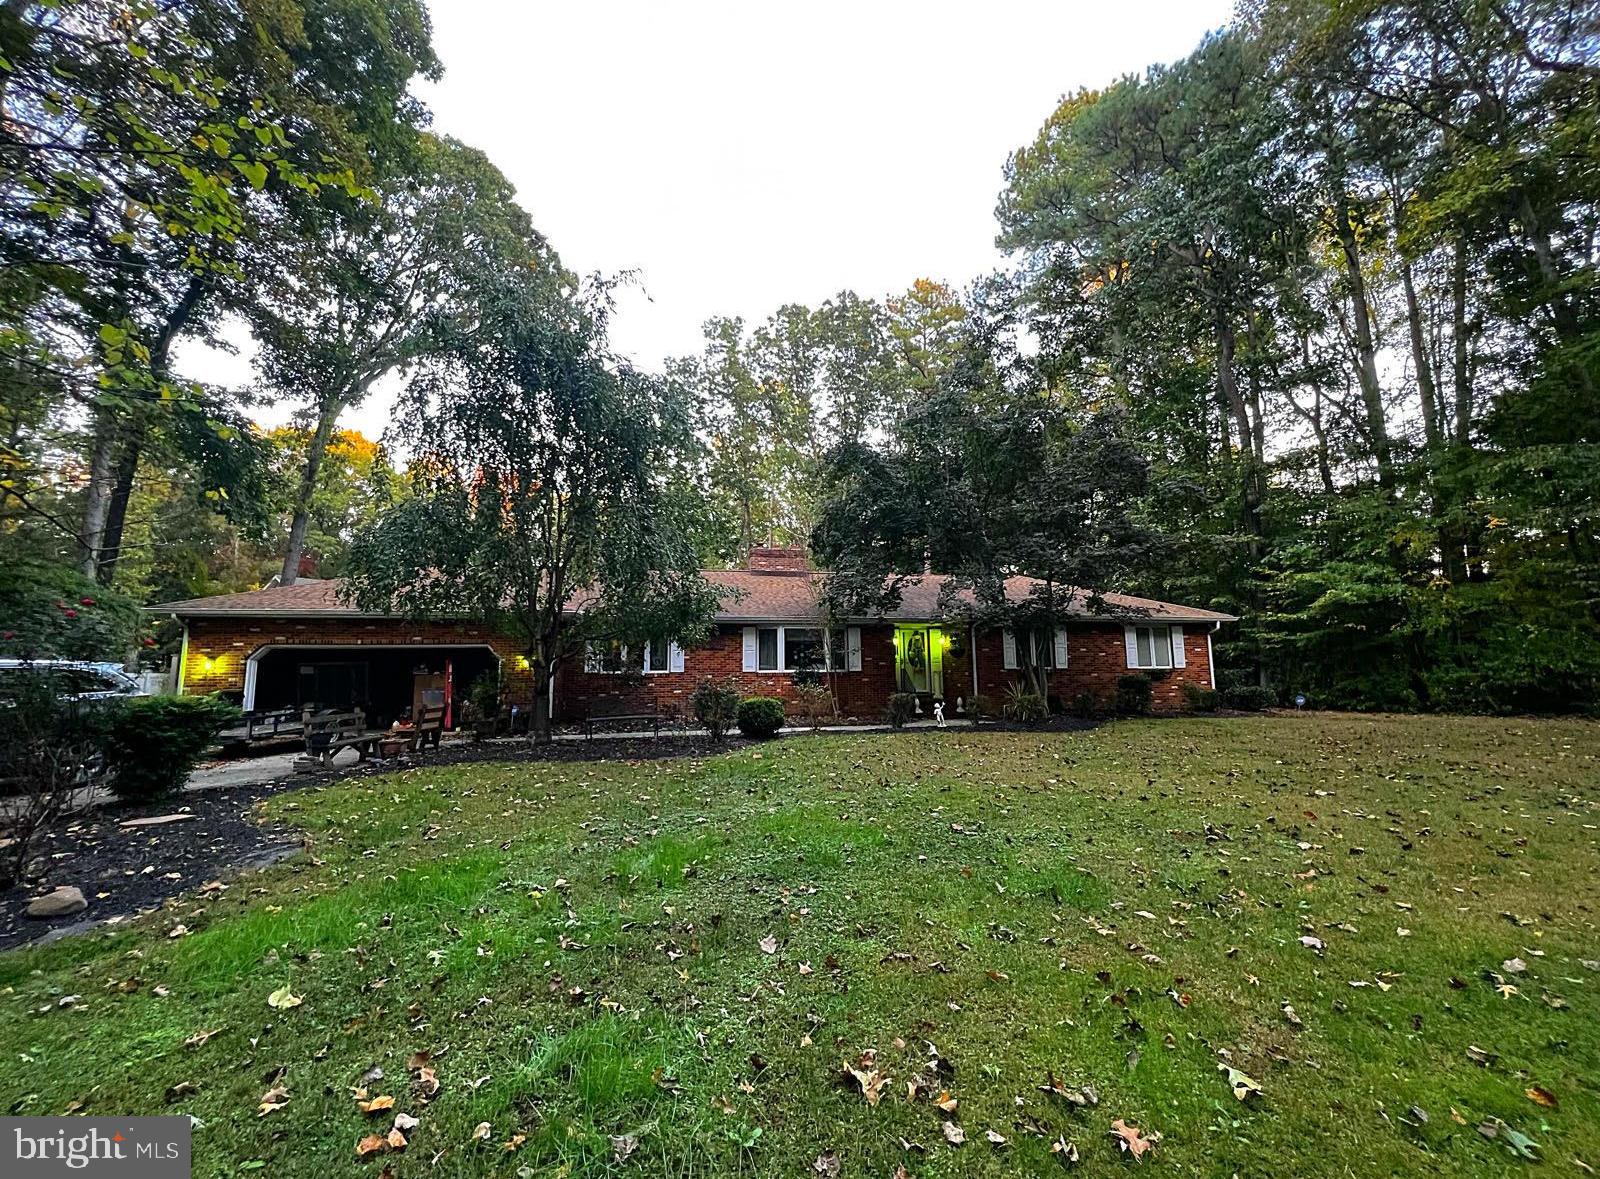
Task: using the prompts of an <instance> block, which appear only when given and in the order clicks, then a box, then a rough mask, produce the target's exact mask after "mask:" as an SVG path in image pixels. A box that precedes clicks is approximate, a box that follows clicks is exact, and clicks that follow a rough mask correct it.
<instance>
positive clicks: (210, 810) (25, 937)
mask: <svg viewBox="0 0 1600 1179" xmlns="http://www.w3.org/2000/svg"><path fill="white" fill-rule="evenodd" d="M740 744H742V742H741V741H739V740H738V739H737V738H730V739H729V740H727V741H724V742H723V743H722V744H720V745H716V744H713V743H712V742H709V741H706V740H704V739H700V738H684V737H661V738H657V739H650V738H643V739H619V738H606V737H601V736H596V738H595V739H594V740H593V741H581V742H580V741H560V742H556V743H555V744H553V745H544V746H535V745H532V744H530V743H527V742H522V741H516V742H506V741H499V742H492V743H486V744H483V745H467V744H461V745H446V746H445V747H444V748H443V749H441V750H439V751H437V752H435V753H428V754H423V755H421V756H410V757H401V758H395V759H393V760H392V761H388V762H368V763H365V764H362V765H359V766H355V767H336V768H334V769H331V770H328V771H325V772H321V773H311V774H295V775H293V776H292V777H288V778H283V779H280V780H278V781H276V782H269V783H263V784H260V785H254V786H228V787H218V788H215V789H207V790H192V791H186V792H185V793H183V794H182V795H180V796H178V797H176V798H169V799H164V800H162V801H160V802H155V803H144V804H139V805H129V804H123V803H117V802H114V801H113V802H110V803H108V804H107V805H105V806H101V807H97V808H95V809H93V810H89V811H82V812H79V813H77V814H74V815H71V816H68V817H67V818H66V819H64V820H62V821H61V822H60V823H59V824H58V825H57V826H55V827H54V828H52V829H50V830H48V831H46V832H43V833H41V835H40V836H39V837H38V845H37V854H38V856H39V857H40V858H41V859H42V861H43V863H44V865H45V867H44V874H43V876H42V877H41V878H40V879H39V880H37V881H35V882H34V883H33V884H31V885H29V886H20V885H19V886H17V887H15V888H11V889H8V890H6V891H5V892H3V893H0V950H7V949H11V948H13V947H15V946H19V945H23V944H25V943H27V942H31V941H35V940H37V939H39V938H41V937H44V936H45V935H47V934H49V933H50V932H51V931H52V930H56V929H76V928H81V929H85V930H86V929H89V928H91V927H92V926H94V925H96V924H98V923H99V922H102V921H104V920H106V919H107V918H109V917H118V916H120V917H131V916H133V915H135V914H137V913H140V912H143V911H146V910H149V909H154V908H157V907H159V906H160V905H161V903H162V902H163V901H165V900H166V899H167V898H168V897H171V896H176V895H177V894H178V893H181V892H184V891H186V890H189V889H195V888H199V887H200V886H201V885H203V884H206V883H207V882H209V881H212V880H218V879H227V878H229V877H231V876H236V875H238V874H239V873H240V872H242V871H244V872H247V871H252V870H256V869H259V868H262V867H265V866H266V865H268V864H272V863H276V862H277V861H278V860H281V859H284V858H286V857H287V856H290V855H293V854H294V852H295V851H297V850H298V849H299V847H300V836H299V834H298V833H297V832H295V831H294V830H293V829H291V828H289V827H286V826H284V825H283V824H281V823H261V822H259V821H258V818H257V815H256V813H255V806H256V803H258V802H260V801H261V800H262V799H264V798H267V797H270V796H271V795H274V794H282V793H284V792H286V791H290V790H301V789H304V788H306V787H308V786H326V785H328V784H330V783H332V782H336V781H341V780H344V779H349V778H359V777H366V776H368V775H371V774H381V773H389V772H391V771H393V770H396V769H404V768H407V767H409V766H417V765H437V766H443V765H455V764H459V763H464V762H485V761H496V762H524V761H527V762H535V761H600V760H606V761H633V760H647V759H654V758H663V757H707V756H711V755H713V754H716V753H721V752H725V751H727V750H728V749H732V748H737V747H738V746H739V745H740ZM170 814H188V815H192V816H193V817H192V818H190V819H185V820H183V821H180V822H175V823H169V824H164V825H161V826H153V827H125V826H124V825H123V824H125V823H126V822H127V821H128V820H130V819H137V818H144V817H150V816H156V815H170ZM58 885H75V886H77V887H78V888H80V889H82V890H83V895H84V899H86V900H87V901H88V902H89V907H88V909H86V910H85V911H84V912H81V913H76V914H73V915H72V916H69V917H58V918H54V919H39V918H33V917H25V916H23V910H24V909H26V908H27V906H28V902H29V901H31V900H32V899H33V898H34V897H36V896H40V895H42V894H44V893H46V892H49V891H50V890H51V889H52V888H55V887H56V886H58Z"/></svg>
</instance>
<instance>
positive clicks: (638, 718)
mask: <svg viewBox="0 0 1600 1179" xmlns="http://www.w3.org/2000/svg"><path fill="white" fill-rule="evenodd" d="M630 709H632V711H629V710H630ZM596 721H603V722H605V723H607V724H610V723H612V722H617V723H627V724H635V725H649V726H650V735H651V736H652V737H659V736H661V712H660V710H659V709H657V708H656V706H655V705H654V704H652V705H650V707H649V709H648V710H641V709H639V708H638V707H637V706H636V705H632V704H630V703H629V702H627V701H623V700H617V699H615V698H613V697H607V696H602V697H600V698H599V699H597V700H593V701H591V702H590V704H589V715H588V717H587V718H586V719H585V720H584V729H583V731H584V733H585V734H586V735H587V736H588V738H589V740H591V741H593V740H594V726H595V722H596Z"/></svg>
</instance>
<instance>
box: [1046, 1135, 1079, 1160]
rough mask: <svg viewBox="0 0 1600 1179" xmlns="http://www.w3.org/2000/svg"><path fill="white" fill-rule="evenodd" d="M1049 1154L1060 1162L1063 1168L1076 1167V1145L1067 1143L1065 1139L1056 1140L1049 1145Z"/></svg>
mask: <svg viewBox="0 0 1600 1179" xmlns="http://www.w3.org/2000/svg"><path fill="white" fill-rule="evenodd" d="M1050 1153H1051V1154H1053V1155H1055V1156H1056V1157H1057V1158H1058V1159H1060V1160H1061V1162H1062V1165H1063V1166H1068V1167H1076V1166H1077V1165H1078V1144H1077V1143H1076V1142H1068V1141H1067V1140H1066V1139H1065V1138H1057V1139H1056V1140H1055V1141H1054V1142H1052V1143H1051V1144H1050Z"/></svg>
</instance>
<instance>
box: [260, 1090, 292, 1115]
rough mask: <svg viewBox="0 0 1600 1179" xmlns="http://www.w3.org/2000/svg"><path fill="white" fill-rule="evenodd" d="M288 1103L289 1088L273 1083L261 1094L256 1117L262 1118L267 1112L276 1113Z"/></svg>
mask: <svg viewBox="0 0 1600 1179" xmlns="http://www.w3.org/2000/svg"><path fill="white" fill-rule="evenodd" d="M288 1104H289V1090H287V1089H285V1088H284V1087H283V1086H282V1085H274V1086H273V1087H272V1088H270V1089H268V1090H267V1091H266V1092H265V1093H263V1094H262V1095H261V1109H260V1111H259V1112H257V1114H256V1117H258V1118H264V1117H266V1116H267V1115H268V1114H269V1113H277V1112H278V1111H279V1110H280V1109H282V1108H283V1107H284V1106H286V1105H288Z"/></svg>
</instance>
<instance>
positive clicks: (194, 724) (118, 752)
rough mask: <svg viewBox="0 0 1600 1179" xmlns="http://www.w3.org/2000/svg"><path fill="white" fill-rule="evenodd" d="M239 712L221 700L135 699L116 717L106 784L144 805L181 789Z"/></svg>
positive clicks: (109, 744)
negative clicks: (218, 733)
mask: <svg viewBox="0 0 1600 1179" xmlns="http://www.w3.org/2000/svg"><path fill="white" fill-rule="evenodd" d="M238 717H239V710H238V709H237V708H235V707H234V706H233V705H232V704H229V703H228V702H227V701H226V700H223V699H221V698H220V697H217V696H136V697H134V698H133V699H131V700H129V701H127V702H126V703H124V704H123V705H122V706H121V707H120V708H118V709H117V710H116V712H115V713H114V714H113V715H112V717H111V729H110V733H109V734H108V736H107V740H106V765H107V769H108V770H109V773H110V777H109V779H108V781H107V785H108V786H109V787H110V790H111V793H113V794H115V795H116V796H117V797H118V798H122V799H126V800H128V801H131V802H144V801H146V800H148V799H152V798H160V797H161V796H162V795H165V794H171V793H173V792H174V791H176V790H178V789H179V788H180V787H182V785H183V783H184V782H185V780H187V779H188V777H189V771H191V770H193V769H194V767H195V763H196V762H198V761H199V760H200V755H201V754H203V753H204V752H205V751H206V749H207V747H209V746H210V744H211V742H212V741H213V740H214V739H215V738H216V735H217V732H218V730H220V729H221V728H222V726H223V725H225V724H228V723H229V722H230V721H233V720H237V719H238Z"/></svg>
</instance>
